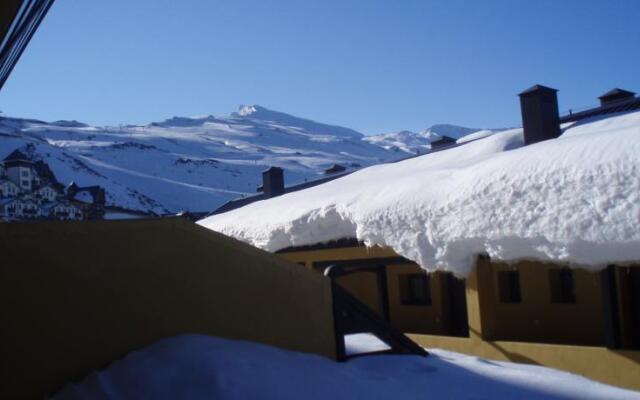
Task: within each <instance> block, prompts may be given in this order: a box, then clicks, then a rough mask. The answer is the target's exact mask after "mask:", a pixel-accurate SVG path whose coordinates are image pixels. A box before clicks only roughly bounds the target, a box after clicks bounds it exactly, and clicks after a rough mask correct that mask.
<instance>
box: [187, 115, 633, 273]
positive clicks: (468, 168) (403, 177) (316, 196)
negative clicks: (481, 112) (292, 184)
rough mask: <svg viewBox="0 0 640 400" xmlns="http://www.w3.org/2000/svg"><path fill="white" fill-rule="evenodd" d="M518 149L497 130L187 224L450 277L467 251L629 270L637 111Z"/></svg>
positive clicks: (274, 246)
mask: <svg viewBox="0 0 640 400" xmlns="http://www.w3.org/2000/svg"><path fill="white" fill-rule="evenodd" d="M522 144H523V138H522V130H521V129H513V130H508V131H503V132H499V133H495V134H493V135H491V136H488V137H485V138H482V139H479V140H476V141H473V142H470V143H468V144H466V145H464V146H460V147H457V148H453V149H450V150H446V151H442V152H438V153H434V154H429V155H425V156H422V157H416V158H413V159H409V160H405V161H402V162H398V163H395V164H385V165H377V166H373V167H370V168H366V169H364V170H361V171H358V172H356V173H353V174H351V175H348V176H346V177H344V178H341V179H337V180H335V181H332V182H329V183H326V184H323V185H320V186H317V187H314V188H311V189H308V190H304V191H300V192H295V193H290V194H287V195H284V196H281V197H278V198H275V199H271V200H266V201H261V202H257V203H253V204H251V205H248V206H246V207H243V208H240V209H237V210H234V211H231V212H228V213H225V214H221V215H216V216H212V217H209V218H206V219H204V220H202V221H200V222H199V223H200V224H201V225H203V226H205V227H207V228H210V229H213V230H216V231H219V232H222V233H224V234H226V235H229V236H232V237H235V238H238V239H240V240H243V241H245V242H248V243H251V244H253V245H255V246H257V247H260V248H263V249H265V250H268V251H276V250H279V249H282V248H285V247H289V246H299V245H306V244H313V243H321V242H326V241H330V240H335V239H339V238H345V237H356V238H358V239H360V240H362V241H364V242H365V243H366V244H367V245H369V246H374V245H380V246H389V247H391V248H393V249H394V250H395V251H396V252H397V253H398V254H400V255H402V256H404V257H406V258H409V259H411V260H414V261H416V262H417V263H418V264H419V265H421V266H422V267H423V268H425V269H427V270H436V269H442V270H449V271H452V272H454V273H455V274H456V275H458V276H465V275H467V274H468V273H469V272H470V271H471V268H472V266H473V258H474V255H476V254H479V253H488V254H489V255H490V256H491V257H493V258H495V259H500V260H506V261H511V260H519V259H538V260H553V261H559V262H569V263H571V264H572V265H580V266H583V267H585V268H589V269H592V270H597V269H599V268H602V267H603V266H605V265H606V264H608V263H613V262H615V263H625V262H632V261H638V260H640V229H638V221H640V175H639V172H640V156H639V155H640V112H634V113H629V114H625V115H617V116H613V117H609V118H603V119H600V120H591V121H587V122H580V123H577V124H574V125H572V126H569V127H566V130H565V132H564V134H563V135H562V136H561V137H560V138H558V139H555V140H549V141H546V142H542V143H538V144H534V145H530V146H526V147H522Z"/></svg>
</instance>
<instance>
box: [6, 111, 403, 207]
mask: <svg viewBox="0 0 640 400" xmlns="http://www.w3.org/2000/svg"><path fill="white" fill-rule="evenodd" d="M363 138H364V135H362V134H361V133H359V132H356V131H354V130H352V129H348V128H343V127H338V126H332V125H326V124H322V123H318V122H314V121H311V120H307V119H303V118H298V117H294V116H291V115H288V114H285V113H281V112H277V111H272V110H268V109H266V108H264V107H260V106H255V105H254V106H242V107H240V109H239V110H238V112H236V113H233V114H231V115H230V116H227V117H220V118H217V117H214V116H212V115H209V116H205V117H197V118H189V117H173V118H170V119H167V120H165V121H161V122H154V123H151V124H148V125H145V126H133V125H126V126H120V127H93V126H89V125H87V124H83V123H81V122H78V121H56V122H52V123H47V122H43V121H37V120H30V119H18V118H0V158H4V157H6V156H7V155H8V154H9V153H10V152H12V151H13V150H15V149H17V148H19V149H22V150H23V151H24V152H27V153H28V154H30V155H31V156H32V157H33V158H34V159H41V160H43V161H45V162H47V163H48V164H49V166H50V167H51V169H52V170H53V172H54V173H55V174H56V176H57V178H58V180H59V181H60V182H61V183H63V184H66V183H68V182H70V181H75V182H76V183H78V184H79V185H81V186H83V185H100V186H103V187H104V188H105V189H106V191H107V204H110V205H117V206H120V207H126V208H130V209H135V210H142V211H152V212H156V213H165V212H176V211H179V210H190V211H208V210H213V209H214V208H216V207H217V206H219V205H221V204H223V203H224V202H226V201H228V200H230V199H234V198H238V197H240V196H243V195H248V194H254V193H255V191H256V186H257V185H258V184H259V183H260V181H261V171H262V170H264V169H265V167H267V166H273V165H275V166H279V167H282V168H283V169H284V170H285V179H286V181H287V184H293V183H297V182H302V181H304V180H307V179H315V178H317V177H319V176H320V175H321V174H322V171H323V170H324V169H325V168H327V167H328V166H330V165H332V164H334V163H337V164H341V165H344V166H345V167H347V168H349V169H354V168H359V167H361V166H367V165H372V164H377V163H380V162H385V161H390V160H394V159H397V158H401V157H406V155H407V154H406V153H403V152H400V153H398V152H394V151H388V150H386V149H384V148H382V147H379V146H377V145H375V144H372V143H370V142H368V141H365V140H363Z"/></svg>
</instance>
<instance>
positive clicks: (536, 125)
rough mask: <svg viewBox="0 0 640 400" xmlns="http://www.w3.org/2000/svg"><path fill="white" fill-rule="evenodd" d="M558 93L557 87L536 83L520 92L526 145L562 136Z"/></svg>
mask: <svg viewBox="0 0 640 400" xmlns="http://www.w3.org/2000/svg"><path fill="white" fill-rule="evenodd" d="M556 93H557V90H556V89H552V88H549V87H546V86H542V85H535V86H532V87H530V88H529V89H527V90H525V91H524V92H522V93H520V94H519V96H520V109H521V110H522V128H523V129H524V144H525V146H526V145H529V144H532V143H537V142H541V141H543V140H547V139H555V138H557V137H558V136H560V115H559V113H558V96H557V94H556Z"/></svg>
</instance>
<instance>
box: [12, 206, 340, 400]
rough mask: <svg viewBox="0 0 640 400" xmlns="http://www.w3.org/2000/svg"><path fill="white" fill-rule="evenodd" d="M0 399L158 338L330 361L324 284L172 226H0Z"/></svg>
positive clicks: (195, 229)
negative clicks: (265, 347) (260, 347)
mask: <svg viewBox="0 0 640 400" xmlns="http://www.w3.org/2000/svg"><path fill="white" fill-rule="evenodd" d="M0 260H1V263H0V310H1V312H0V326H1V329H0V354H2V357H1V366H0V383H1V384H0V398H3V399H4V398H12V399H13V398H42V397H43V395H44V394H48V393H49V394H50V393H52V392H53V391H55V390H57V389H59V388H60V387H61V385H63V384H65V383H67V382H70V381H73V380H77V379H81V378H82V377H83V376H85V374H87V373H88V372H89V371H91V370H93V369H97V368H101V367H104V366H105V365H107V364H108V363H109V362H111V361H112V360H115V359H117V358H120V357H123V356H124V355H125V354H127V353H128V352H130V351H132V350H135V349H137V348H140V347H143V346H145V345H147V344H149V343H151V342H153V341H155V340H158V339H161V338H163V337H168V336H173V335H176V334H180V333H187V332H189V333H202V334H210V335H216V336H222V337H227V338H234V339H244V340H252V341H257V342H262V343H267V344H272V345H276V346H280V347H283V348H287V349H292V350H298V351H304V352H309V353H317V354H321V355H325V356H328V357H334V356H335V337H334V332H333V312H332V301H331V288H330V282H329V280H328V279H326V278H324V277H322V276H321V275H319V274H317V273H314V272H312V271H309V270H307V269H305V268H301V267H300V266H298V265H295V264H291V263H289V262H287V261H285V260H283V259H281V258H280V257H277V256H274V255H271V254H268V253H266V252H263V251H260V250H258V249H255V248H253V247H251V246H249V245H246V244H243V243H240V242H238V241H236V240H233V239H230V238H227V237H225V236H223V235H220V234H217V233H214V232H211V231H209V230H207V229H204V228H201V227H199V226H197V225H195V224H193V223H190V222H187V221H184V220H182V219H164V220H141V221H91V222H47V223H30V224H29V223H22V224H0Z"/></svg>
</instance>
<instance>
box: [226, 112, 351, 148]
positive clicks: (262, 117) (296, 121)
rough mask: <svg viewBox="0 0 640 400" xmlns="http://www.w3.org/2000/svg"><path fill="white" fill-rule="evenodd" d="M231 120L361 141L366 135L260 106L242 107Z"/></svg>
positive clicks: (233, 114)
mask: <svg viewBox="0 0 640 400" xmlns="http://www.w3.org/2000/svg"><path fill="white" fill-rule="evenodd" d="M231 118H238V119H245V118H246V119H251V120H258V121H263V122H268V123H274V124H278V125H283V126H295V127H299V128H303V129H305V130H307V131H309V132H313V133H317V134H330V135H335V136H342V137H348V138H355V139H361V138H362V137H363V136H364V135H363V134H362V133H360V132H357V131H355V130H353V129H349V128H344V127H341V126H336V125H328V124H323V123H320V122H316V121H313V120H310V119H306V118H301V117H296V116H294V115H291V114H286V113H283V112H280V111H273V110H270V109H268V108H266V107H262V106H259V105H255V104H254V105H241V106H239V107H238V111H236V112H234V113H232V114H231Z"/></svg>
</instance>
